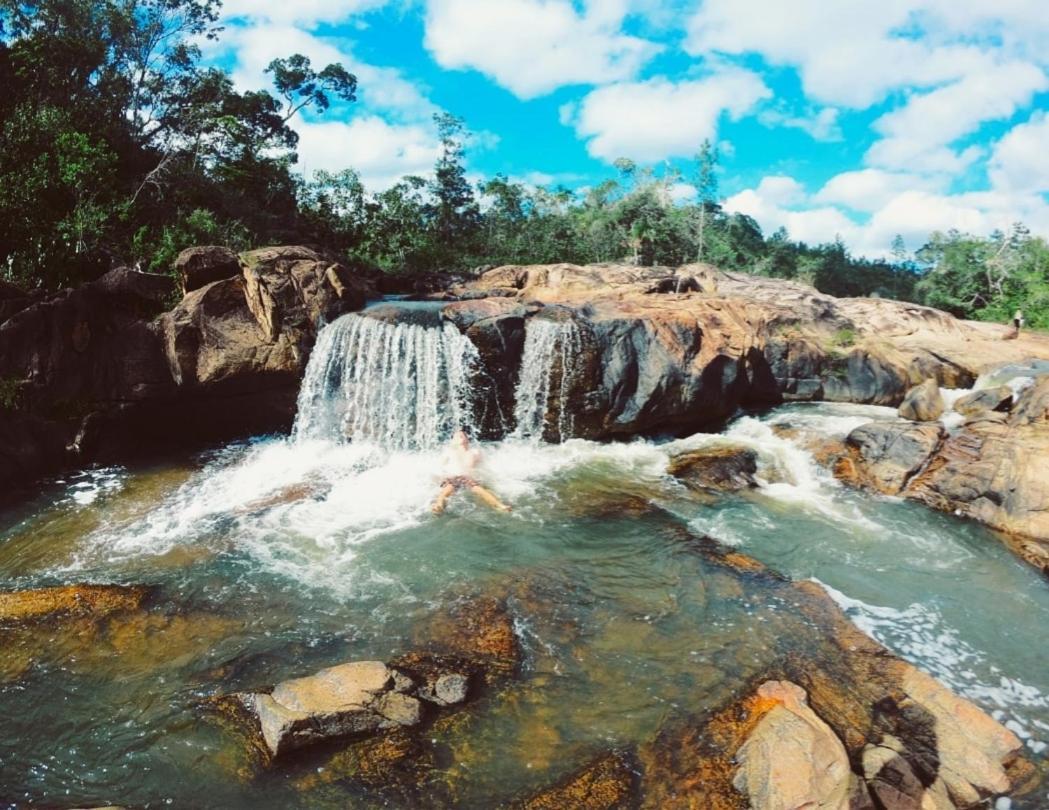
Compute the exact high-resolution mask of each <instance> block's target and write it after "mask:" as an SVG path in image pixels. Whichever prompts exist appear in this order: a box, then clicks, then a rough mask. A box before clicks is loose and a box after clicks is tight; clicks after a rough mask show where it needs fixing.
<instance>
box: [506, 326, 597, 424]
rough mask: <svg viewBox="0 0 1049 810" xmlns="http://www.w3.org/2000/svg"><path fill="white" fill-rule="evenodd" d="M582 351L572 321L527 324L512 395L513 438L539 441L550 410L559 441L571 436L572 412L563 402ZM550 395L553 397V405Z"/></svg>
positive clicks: (577, 330)
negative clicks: (519, 366)
mask: <svg viewBox="0 0 1049 810" xmlns="http://www.w3.org/2000/svg"><path fill="white" fill-rule="evenodd" d="M581 350H582V342H581V336H580V332H579V327H578V326H576V325H575V323H573V322H572V321H565V322H558V321H547V320H540V319H532V320H531V321H529V323H528V326H527V328H526V333H525V344H524V352H523V355H522V359H521V372H520V376H519V377H518V381H517V389H516V390H515V392H514V421H515V422H516V424H517V427H516V429H515V430H514V436H515V437H517V438H521V439H532V440H534V441H539V440H541V439H542V438H543V436H544V434H545V433H546V432H547V427H548V419H549V417H550V415H551V411H554V412H555V413H556V415H557V423H556V427H557V436H558V438H559V439H561V440H562V441H563V440H564V439H567V438H570V437H571V436H572V428H573V424H572V413H571V411H570V410H569V409H568V408H566V407H565V402H566V400H567V398H568V397H567V395H568V390H569V386H570V385H571V383H572V379H573V368H574V363H575V359H576V357H577V355H578V354H579V352H580V351H581ZM555 384H556V390H555ZM551 395H554V396H556V402H555V403H554V404H553V406H552V405H551Z"/></svg>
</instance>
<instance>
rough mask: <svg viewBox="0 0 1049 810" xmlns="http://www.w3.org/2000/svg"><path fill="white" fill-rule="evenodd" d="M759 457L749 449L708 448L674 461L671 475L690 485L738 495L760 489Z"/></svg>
mask: <svg viewBox="0 0 1049 810" xmlns="http://www.w3.org/2000/svg"><path fill="white" fill-rule="evenodd" d="M757 471H758V454H757V453H756V452H755V451H753V450H751V449H749V448H746V447H738V446H725V447H704V448H700V449H698V450H690V451H688V452H686V453H681V454H679V455H676V456H674V457H673V458H671V459H670V464H669V465H668V466H667V472H668V473H669V474H670V475H672V476H674V477H675V478H678V479H680V480H682V481H683V482H684V483H685V484H686V485H687V486H689V487H692V488H694V489H701V490H715V491H719V492H735V491H738V490H741V489H750V488H752V487H756V486H757V481H756V480H755V478H754V475H755V474H756V473H757Z"/></svg>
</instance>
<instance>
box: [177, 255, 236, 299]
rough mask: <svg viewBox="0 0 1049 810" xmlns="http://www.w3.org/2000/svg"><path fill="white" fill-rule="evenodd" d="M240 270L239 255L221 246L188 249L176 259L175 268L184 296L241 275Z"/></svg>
mask: <svg viewBox="0 0 1049 810" xmlns="http://www.w3.org/2000/svg"><path fill="white" fill-rule="evenodd" d="M240 269H241V268H240V259H239V258H237V254H236V253H234V252H233V251H232V250H230V249H229V248H228V247H223V246H221V245H205V246H202V247H191V248H186V249H185V250H184V251H182V252H181V253H180V254H179V255H178V257H177V258H176V259H175V267H174V270H175V276H176V277H177V278H178V281H179V286H180V288H181V290H182V294H183V295H186V294H187V293H191V292H193V291H194V290H199V289H200V288H201V287H204V286H205V285H207V284H211V283H212V282H213V281H222V280H223V279H227V278H233V277H234V276H237V275H240Z"/></svg>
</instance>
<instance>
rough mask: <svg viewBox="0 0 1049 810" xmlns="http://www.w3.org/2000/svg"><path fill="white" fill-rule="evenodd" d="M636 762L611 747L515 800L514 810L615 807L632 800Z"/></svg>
mask: <svg viewBox="0 0 1049 810" xmlns="http://www.w3.org/2000/svg"><path fill="white" fill-rule="evenodd" d="M635 771H636V765H635V764H634V762H633V759H632V758H631V757H630V756H629V755H627V754H625V753H623V752H619V751H612V752H609V753H608V754H605V755H603V756H601V757H598V758H597V759H595V760H593V761H592V762H590V763H588V764H586V765H584V766H583V767H582V768H580V769H579V770H578V771H576V772H574V773H572V774H570V775H569V776H567V777H565V778H564V779H562V780H561V781H560V782H559V783H558V784H556V785H554V786H553V787H550V788H547V789H546V790H543V791H540V792H539V793H536V794H534V795H533V796H531V797H529V798H527V799H525V800H523V801H520V802H516V803H514V804H513V805H512V807H514V808H516V810H617V808H627V807H631V806H633V805H634V802H635V801H636V798H635V796H636V782H637V775H636V773H635Z"/></svg>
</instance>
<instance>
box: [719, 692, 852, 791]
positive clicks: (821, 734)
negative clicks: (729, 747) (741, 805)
mask: <svg viewBox="0 0 1049 810" xmlns="http://www.w3.org/2000/svg"><path fill="white" fill-rule="evenodd" d="M756 697H757V699H756V701H755V702H754V704H755V708H756V709H757V710H759V711H760V710H762V709H764V710H765V711H764V713H763V716H762V717H761V719H760V720H759V721H758V722H757V724H756V725H755V726H754V728H753V730H751V732H750V733H749V734H748V735H747V738H746V740H745V741H744V742H743V744H742V745H741V746H740V747H739V748H738V749H737V751H736V757H735V758H736V762H737V763H738V767H737V770H736V775H735V777H734V778H733V781H732V784H733V786H734V787H735V788H736V790H738V791H739V792H740V793H742V794H743V795H745V796H746V797H747V800H748V801H749V802H750V806H751V807H763V808H769V810H793V808H798V807H826V808H828V810H848V808H849V794H850V782H851V776H852V774H851V769H850V767H849V758H848V755H847V754H846V752H845V746H844V745H842V744H841V740H839V739H838V738H837V737H836V736H835V735H834V732H833V731H832V730H831V728H830V726H828V725H827V724H826V723H824V722H823V721H822V720H821V719H820V718H819V717H817V716H816V714H815V712H813V711H812V709H811V708H809V705H808V699H807V697H806V695H805V690H804V689H802V688H801V687H799V686H797V685H796V684H793V683H789V682H786V681H766V682H765V683H763V684H762V685H761V686H759V687H758V689H757V693H756ZM766 707H767V708H766Z"/></svg>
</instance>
